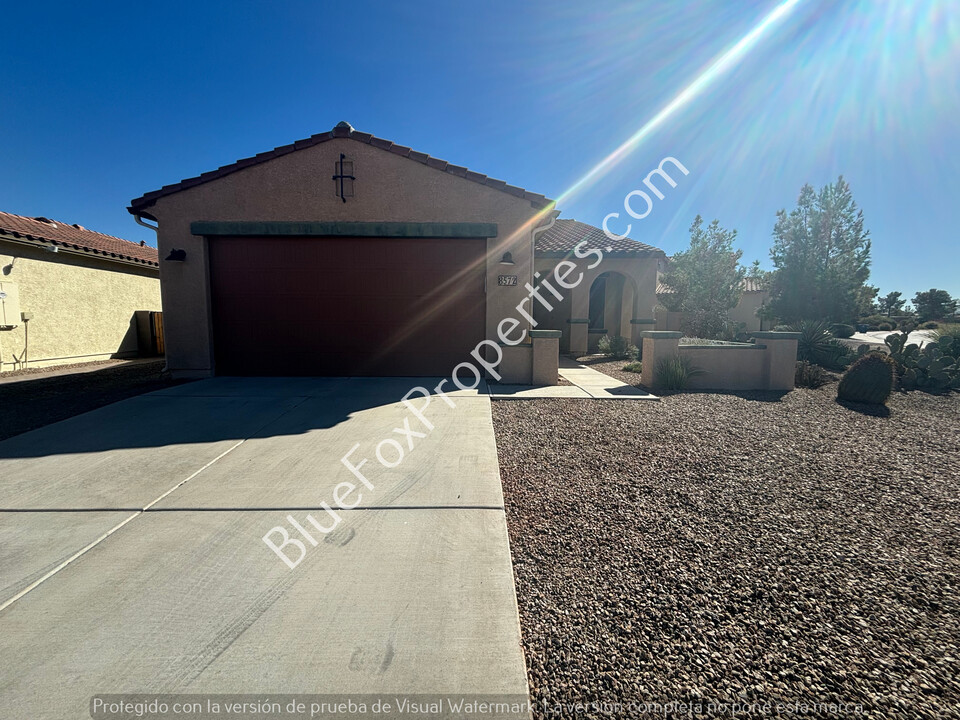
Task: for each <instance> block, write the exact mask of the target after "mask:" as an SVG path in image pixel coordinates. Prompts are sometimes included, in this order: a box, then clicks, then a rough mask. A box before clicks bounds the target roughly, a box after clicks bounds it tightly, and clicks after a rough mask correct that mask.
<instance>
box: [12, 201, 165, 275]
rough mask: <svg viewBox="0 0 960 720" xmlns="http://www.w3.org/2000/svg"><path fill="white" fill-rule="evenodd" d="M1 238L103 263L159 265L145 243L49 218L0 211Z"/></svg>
mask: <svg viewBox="0 0 960 720" xmlns="http://www.w3.org/2000/svg"><path fill="white" fill-rule="evenodd" d="M4 236H7V237H11V238H15V239H24V240H30V241H33V242H36V243H40V244H43V245H50V246H53V247H63V248H68V249H71V250H78V251H80V252H83V253H89V254H91V255H96V256H98V257H101V258H104V259H107V260H111V259H113V260H122V261H124V262H132V263H136V264H139V265H149V266H151V267H159V266H160V263H159V262H158V260H159V258H158V256H157V249H156V248H153V247H150V246H149V245H147V244H145V243H133V242H130V241H129V240H123V239H121V238H118V237H113V236H112V235H104V234H103V233H98V232H94V231H93V230H87V229H86V228H85V227H83V226H82V225H70V224H69V223H63V222H59V221H57V220H50V219H49V218H31V217H24V216H22V215H13V214H12V213H6V212H2V211H0V239H3V237H4Z"/></svg>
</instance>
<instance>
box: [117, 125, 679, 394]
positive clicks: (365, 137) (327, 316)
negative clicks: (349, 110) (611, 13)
mask: <svg viewBox="0 0 960 720" xmlns="http://www.w3.org/2000/svg"><path fill="white" fill-rule="evenodd" d="M129 210H130V212H131V214H133V215H134V216H135V217H138V218H147V219H149V220H153V221H156V222H157V223H158V243H159V250H160V257H161V258H164V262H162V263H161V265H162V269H161V270H162V271H161V284H162V288H163V301H164V327H165V340H166V350H167V355H166V357H167V366H168V368H169V369H170V370H171V372H172V373H173V374H174V375H175V376H179V377H204V376H210V375H215V374H218V375H409V376H449V375H450V373H451V371H452V370H453V369H454V368H455V367H456V366H457V365H458V364H460V363H463V362H464V361H467V360H470V354H471V352H472V351H474V349H475V348H476V347H477V345H478V344H479V343H482V342H484V341H491V342H490V345H493V342H492V341H494V340H496V339H497V338H498V328H499V327H500V325H501V323H502V321H504V320H505V319H507V318H510V317H514V318H517V319H519V320H520V322H519V323H518V324H517V325H516V326H514V332H513V334H512V337H517V336H519V335H520V333H521V331H522V330H526V329H529V328H530V326H531V323H530V321H529V320H528V319H523V318H522V311H521V308H522V309H523V310H524V311H526V312H527V313H531V312H532V313H533V314H534V315H533V317H532V318H531V319H533V320H534V321H535V322H536V323H538V325H539V327H537V329H538V330H543V329H547V332H546V333H545V334H544V335H543V337H549V336H553V337H556V334H555V332H552V331H550V330H549V329H550V328H555V329H559V330H561V332H562V333H563V341H564V345H565V349H566V348H569V349H571V350H572V351H574V352H583V351H586V349H587V344H588V329H589V328H588V326H589V324H590V318H591V317H593V318H594V319H595V325H597V326H598V327H595V328H594V329H595V330H606V331H609V332H615V333H619V334H627V333H629V334H631V336H633V334H634V331H638V330H637V328H644V327H648V328H649V327H652V326H653V323H654V320H653V308H654V305H655V303H656V294H655V290H656V261H657V258H658V257H663V252H662V251H660V250H657V249H656V248H652V247H650V246H647V245H643V244H641V243H637V242H634V241H632V240H621V241H611V240H609V239H608V238H607V237H606V236H605V235H604V234H603V233H602V231H600V230H598V229H597V228H593V227H591V226H589V225H584V224H583V223H577V222H574V221H571V220H556V222H554V221H555V218H556V216H557V215H558V214H559V213H558V212H557V211H556V210H554V209H553V204H552V202H551V201H550V200H548V199H547V198H545V197H544V196H543V195H540V194H537V193H533V192H529V191H527V190H524V189H522V188H519V187H514V186H511V185H507V184H506V183H505V182H503V181H502V180H494V179H492V178H489V177H487V176H486V175H481V174H480V173H476V172H472V171H470V170H467V169H466V168H464V167H460V166H456V165H452V164H450V163H448V162H446V161H444V160H438V159H436V158H433V157H430V156H429V155H426V154H424V153H420V152H416V151H414V150H411V149H410V148H408V147H405V146H401V145H396V144H394V143H392V142H391V141H389V140H383V139H381V138H377V137H374V136H372V135H370V134H368V133H362V132H358V131H355V130H354V129H353V128H352V127H350V125H349V124H347V123H340V124H339V125H337V127H335V128H334V129H333V130H331V131H329V132H325V133H320V134H318V135H314V136H313V137H311V138H307V139H305V140H301V141H298V142H296V143H293V144H291V145H287V146H284V147H279V148H276V149H274V150H272V151H269V152H265V153H261V154H260V155H257V156H255V157H252V158H247V159H245V160H240V161H238V162H236V163H233V164H231V165H227V166H224V167H221V168H219V169H218V170H214V171H212V172H208V173H204V174H203V175H201V176H199V177H195V178H192V179H189V180H184V181H182V182H179V183H176V184H173V185H168V186H166V187H163V188H161V189H160V190H157V191H155V192H150V193H147V194H146V195H144V196H142V197H140V198H137V199H135V200H133V201H132V203H131V206H130V208H129ZM584 239H585V240H587V241H588V243H587V247H599V248H606V247H612V248H613V249H612V251H611V252H610V253H608V254H607V256H606V257H605V258H604V259H603V262H602V263H601V264H600V265H598V266H596V267H594V268H590V269H587V265H588V264H590V263H591V262H593V260H594V258H593V256H591V257H590V258H587V259H581V258H576V257H575V256H574V253H573V248H574V246H575V245H576V243H577V242H579V241H580V240H584ZM535 246H536V255H535V253H534V247H535ZM564 258H573V259H575V260H576V261H577V262H578V263H579V265H580V269H581V271H582V272H584V274H585V277H584V280H583V282H582V283H581V284H580V285H579V286H578V287H577V288H575V289H573V290H571V291H564V295H569V297H566V298H565V304H561V305H559V307H557V308H555V310H554V312H551V313H548V316H549V317H544V316H543V313H542V312H541V308H540V307H539V306H538V305H537V303H536V302H535V301H533V300H531V297H530V293H529V291H528V290H527V289H526V287H525V286H526V285H527V284H531V283H532V284H533V285H539V284H540V283H541V282H542V280H543V278H544V277H545V276H543V271H546V270H552V268H553V267H554V266H555V265H557V263H559V262H561V260H563V259H564ZM537 271H539V272H540V273H541V277H540V279H538V278H537V277H536V276H535V272H537ZM531 306H533V308H534V309H533V310H531ZM601 325H602V326H603V327H599V326H601ZM498 346H499V347H500V352H502V354H503V361H502V363H501V365H500V372H501V373H502V374H503V377H504V380H505V381H512V382H529V380H530V377H531V364H532V361H531V360H530V358H531V356H532V354H533V353H532V352H531V345H530V344H529V340H528V341H527V342H525V343H523V344H521V345H510V344H507V343H498ZM486 349H487V350H489V351H490V352H492V351H493V348H491V347H489V346H487V348H486ZM489 356H490V355H489V352H488V355H487V357H489Z"/></svg>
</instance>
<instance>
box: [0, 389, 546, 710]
mask: <svg viewBox="0 0 960 720" xmlns="http://www.w3.org/2000/svg"><path fill="white" fill-rule="evenodd" d="M439 380H440V379H439V378H437V379H429V378H416V379H404V378H384V379H336V378H331V379H312V378H291V379H270V378H261V379H238V378H217V379H213V380H207V381H202V382H196V383H191V384H188V385H182V386H178V387H175V388H170V389H168V390H164V391H161V392H157V393H152V394H149V395H143V396H140V397H136V398H133V399H130V400H125V401H123V402H120V403H116V404H114V405H110V406H108V407H105V408H101V409H100V410H96V411H94V412H91V413H87V414H85V415H81V416H77V417H75V418H72V419H70V420H66V421H64V422H60V423H57V424H55V425H50V426H47V427H45V428H41V429H39V430H35V431H33V432H30V433H26V434H24V435H20V436H17V437H13V438H10V439H9V440H6V441H4V442H2V443H0V607H2V609H0V655H2V657H3V658H4V659H5V661H4V668H3V670H0V717H4V718H7V717H10V718H13V717H30V718H67V717H88V708H89V704H90V700H91V697H92V696H94V695H96V694H118V693H141V694H142V693H146V694H151V693H257V694H260V695H262V694H265V693H323V694H338V693H395V694H412V693H445V694H458V695H459V694H485V695H496V696H513V697H516V696H525V695H526V692H527V684H526V675H525V668H524V662H523V657H522V652H521V648H520V635H519V632H520V630H519V623H518V616H517V606H516V597H515V593H514V585H513V573H512V567H511V562H510V554H509V547H508V541H507V530H506V521H505V516H504V512H503V497H502V494H501V488H500V477H499V470H498V465H497V452H496V445H495V440H494V434H493V426H492V422H491V417H490V404H489V403H490V400H489V398H488V397H486V396H485V395H483V394H479V393H477V392H476V391H473V392H463V391H460V392H456V393H449V400H450V401H451V402H452V403H454V404H455V407H450V406H449V405H448V404H447V403H446V402H445V401H444V399H443V398H441V397H439V396H437V395H434V396H433V397H432V398H431V402H430V404H429V406H428V407H426V408H425V409H424V410H423V415H424V416H425V417H426V418H427V419H428V420H429V423H430V424H432V425H433V429H432V430H428V429H427V427H426V426H425V425H424V424H423V423H422V422H421V421H420V420H418V419H417V418H416V417H415V416H414V415H411V412H410V408H409V407H408V406H405V405H404V404H402V403H400V402H399V400H400V399H401V398H402V397H403V396H404V394H405V393H406V392H407V391H408V390H409V389H410V388H411V387H413V386H415V385H424V386H426V387H434V386H436V384H437V383H438V382H439ZM446 388H448V389H449V388H450V385H449V383H447V386H446ZM481 389H482V388H481ZM423 403H424V401H423V400H422V399H420V398H417V402H416V405H417V407H420V406H422V404H423ZM405 421H406V423H407V424H406V425H405ZM407 427H409V428H410V429H411V430H413V431H416V432H419V433H422V434H424V435H425V437H420V436H419V435H417V436H414V435H410V434H398V433H396V432H394V429H395V428H399V429H405V428H407ZM388 438H390V439H395V442H396V443H397V444H396V445H395V444H391V443H387V444H385V445H381V448H380V449H381V451H382V452H381V454H382V456H383V457H384V460H385V463H382V462H381V461H379V460H378V459H377V454H376V453H377V446H378V444H381V442H382V441H384V440H385V439H388ZM410 443H412V444H413V445H414V447H413V449H410V447H409V444H410ZM357 444H359V447H358V448H357V449H356V450H355V451H354V452H353V454H352V455H351V460H352V461H353V463H354V464H355V465H356V464H358V463H360V461H361V460H363V459H364V458H366V459H367V462H366V464H364V465H363V466H362V467H361V471H360V472H361V474H363V475H364V477H366V478H367V480H368V483H369V485H371V486H372V489H368V488H367V487H364V486H363V485H361V484H360V482H359V481H358V479H357V477H356V476H355V475H354V473H352V472H351V471H350V469H349V468H347V467H346V466H345V465H344V464H343V463H342V462H341V457H343V456H344V454H345V453H347V452H348V451H350V450H351V448H353V447H354V446H355V445H357ZM398 447H400V448H401V449H402V450H403V453H404V456H403V459H402V461H400V462H399V463H397V464H396V465H395V466H394V467H387V466H386V465H387V464H392V463H394V461H396V459H397V457H398V451H397V448H398ZM344 482H352V483H353V484H354V485H355V486H356V487H357V490H356V491H355V492H354V493H353V494H352V495H350V497H349V498H348V499H347V502H345V503H344V504H345V505H346V504H349V503H353V502H355V501H356V500H357V494H358V493H361V494H362V498H361V502H360V503H359V504H358V506H357V507H356V508H355V509H352V510H338V511H337V512H338V515H339V516H340V518H341V522H340V523H339V524H338V525H337V527H336V528H335V529H334V530H333V531H332V532H330V533H329V534H322V533H318V532H316V531H312V534H311V533H310V532H308V534H311V538H312V540H313V541H314V542H316V546H313V545H312V543H311V541H310V540H307V539H306V538H304V537H303V536H302V535H300V534H298V533H297V531H296V526H295V525H294V523H298V524H299V525H300V527H303V528H310V527H311V526H310V525H309V524H308V520H307V516H308V515H312V516H314V517H315V519H317V520H322V519H325V518H326V519H329V518H330V517H331V516H329V515H327V514H325V513H324V511H323V509H322V507H323V506H322V503H324V502H325V503H327V504H329V505H333V504H334V500H333V494H334V488H335V486H337V485H338V484H339V483H344ZM275 527H283V528H285V530H286V531H287V532H288V533H289V535H290V537H294V538H299V539H300V540H301V541H302V542H303V547H304V548H305V550H306V552H305V553H303V559H302V560H301V561H300V562H299V564H297V565H296V567H294V568H293V569H291V568H289V567H288V566H287V564H286V563H285V562H283V561H282V560H281V559H280V558H279V557H278V555H277V554H276V553H275V552H274V551H273V550H271V548H270V547H268V546H267V544H266V543H265V542H264V541H263V540H262V538H263V537H264V535H265V534H267V533H268V532H270V531H271V530H272V529H273V528H275ZM279 537H280V535H275V536H274V538H277V542H278V543H279V542H280V541H279ZM286 550H287V551H288V552H289V554H290V555H291V556H292V557H293V558H294V559H296V558H297V557H298V556H299V554H300V553H298V552H297V550H296V549H295V548H294V547H293V546H292V545H289V546H287V548H286Z"/></svg>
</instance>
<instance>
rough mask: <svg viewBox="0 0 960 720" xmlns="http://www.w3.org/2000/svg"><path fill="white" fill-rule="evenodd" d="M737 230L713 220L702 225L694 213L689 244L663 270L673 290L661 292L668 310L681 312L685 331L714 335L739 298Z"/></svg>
mask: <svg viewBox="0 0 960 720" xmlns="http://www.w3.org/2000/svg"><path fill="white" fill-rule="evenodd" d="M736 237H737V231H736V230H725V229H724V228H722V227H720V222H719V221H718V220H714V221H713V222H712V223H710V225H709V226H708V227H707V228H706V229H704V227H703V218H702V217H700V216H699V215H697V217H696V219H695V220H694V221H693V225H691V226H690V247H689V248H687V249H686V250H685V251H684V252H681V253H677V254H676V255H674V256H673V258H672V259H671V261H670V265H669V267H668V268H667V271H666V272H665V273H664V277H663V282H664V283H665V284H666V285H668V286H669V287H670V288H671V289H672V290H673V292H672V293H670V294H669V295H664V296H663V298H662V302H663V304H664V305H665V306H666V308H667V309H668V310H674V311H680V312H683V313H684V326H683V329H684V331H685V332H686V333H687V334H689V335H693V336H695V337H703V338H716V337H719V336H720V335H722V334H723V331H724V328H725V326H726V324H727V322H728V321H729V315H730V310H731V309H732V308H734V307H736V305H737V303H738V302H740V295H741V294H742V292H743V288H742V287H741V284H742V282H743V278H744V276H745V275H746V270H745V269H744V268H743V267H742V266H741V265H740V257H741V256H742V255H743V252H742V251H741V250H735V249H734V247H733V241H734V239H735V238H736Z"/></svg>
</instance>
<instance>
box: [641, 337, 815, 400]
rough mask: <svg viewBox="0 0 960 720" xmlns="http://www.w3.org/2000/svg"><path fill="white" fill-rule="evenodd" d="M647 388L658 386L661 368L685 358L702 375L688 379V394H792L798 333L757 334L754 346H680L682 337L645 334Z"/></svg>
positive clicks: (743, 344) (644, 379)
mask: <svg viewBox="0 0 960 720" xmlns="http://www.w3.org/2000/svg"><path fill="white" fill-rule="evenodd" d="M641 335H642V341H643V371H642V374H641V380H642V382H643V384H644V385H646V386H648V387H651V388H656V387H657V385H658V377H657V373H658V364H659V362H660V361H661V360H663V359H670V358H676V357H679V358H682V359H685V360H686V361H688V362H689V363H690V365H691V366H692V367H693V368H696V369H698V370H701V371H703V374H702V375H696V376H694V377H691V378H690V379H689V382H688V385H687V388H686V389H689V390H792V389H793V387H794V379H795V377H796V362H797V340H798V338H799V333H790V332H755V333H753V334H752V335H753V340H754V342H753V343H751V344H746V343H737V344H733V343H731V344H727V345H680V344H679V342H680V338H681V335H682V334H681V333H679V332H672V331H648V332H643V333H642V334H641Z"/></svg>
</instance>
